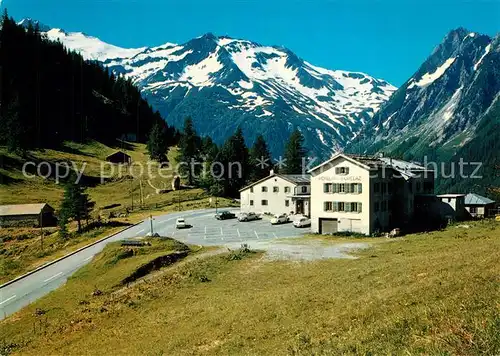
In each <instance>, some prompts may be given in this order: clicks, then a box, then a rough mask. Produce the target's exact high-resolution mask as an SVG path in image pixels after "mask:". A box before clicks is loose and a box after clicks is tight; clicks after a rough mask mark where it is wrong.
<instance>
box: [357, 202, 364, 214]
mask: <svg viewBox="0 0 500 356" xmlns="http://www.w3.org/2000/svg"><path fill="white" fill-rule="evenodd" d="M362 205H363V203H358V213H361V212H362V211H363V210H362V208H361V206H362Z"/></svg>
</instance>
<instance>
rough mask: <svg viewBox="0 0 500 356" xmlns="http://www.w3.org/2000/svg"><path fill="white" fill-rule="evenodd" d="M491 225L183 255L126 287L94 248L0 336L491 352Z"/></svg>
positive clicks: (67, 350)
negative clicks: (283, 256)
mask: <svg viewBox="0 0 500 356" xmlns="http://www.w3.org/2000/svg"><path fill="white" fill-rule="evenodd" d="M499 236H500V224H499V223H498V222H497V223H496V222H494V221H483V222H477V223H473V224H471V227H470V228H465V227H460V226H450V227H449V228H447V229H446V230H444V231H439V232H433V233H428V234H418V235H408V236H405V237H404V238H400V239H391V240H389V239H373V240H372V241H373V242H372V247H371V248H370V249H368V250H364V251H360V252H359V253H358V254H357V255H358V257H359V258H358V259H345V260H320V261H312V262H304V263H299V262H287V261H269V260H267V259H264V258H262V254H235V253H232V254H230V255H228V254H219V255H216V256H211V257H206V258H201V257H200V258H198V259H191V260H190V259H189V258H188V259H187V260H185V261H184V262H182V263H180V264H179V265H177V266H176V265H174V266H173V267H169V268H168V269H165V270H164V273H163V274H159V275H157V276H156V278H152V279H150V280H148V282H147V283H144V284H137V285H133V286H130V287H129V288H123V287H120V286H117V282H118V281H119V280H120V278H122V275H120V277H119V278H115V277H113V278H114V279H113V278H111V279H112V280H110V281H107V282H106V281H105V280H104V278H105V277H104V276H107V275H109V276H112V275H116V274H117V273H120V272H119V271H120V269H121V267H120V265H119V264H116V265H110V264H103V263H101V261H102V259H103V258H109V256H108V255H106V253H105V254H103V255H101V256H99V257H97V258H96V260H95V261H93V262H92V264H90V265H89V266H87V267H85V268H84V269H82V270H81V271H80V272H78V273H77V275H75V276H74V277H73V278H72V279H70V281H69V282H68V283H67V284H66V285H65V286H64V287H62V288H61V289H59V290H57V291H54V292H53V293H51V294H49V295H48V296H46V297H44V298H43V299H41V300H39V301H37V302H35V303H34V304H33V305H31V306H29V307H27V308H25V309H23V310H22V311H20V312H19V313H17V314H15V315H13V316H11V317H9V318H8V319H6V320H4V321H2V322H0V328H1V330H2V333H1V334H2V338H3V340H0V342H3V347H4V352H5V350H8V351H10V352H13V353H14V354H28V355H29V354H37V355H40V354H53V355H56V354H118V353H119V354H129V355H134V354H144V353H146V354H155V355H161V354H165V355H180V354H209V355H235V354H251V355H262V354H266V355H270V354H272V355H287V354H288V355H341V354H378V355H387V354H402V355H403V354H453V355H457V354H458V355H474V354H476V355H480V354H488V355H495V354H499V353H500V305H499V304H498V300H499V296H500V280H499V276H500V265H499V264H498V261H499V260H500V239H499ZM334 241H338V239H335V240H334ZM250 247H251V246H250ZM106 256H108V257H106ZM119 263H125V262H122V261H120V262H119ZM130 263H132V261H131V262H130ZM111 286H114V287H111ZM95 288H99V289H102V290H103V291H104V293H103V294H102V295H100V296H92V295H91V292H92V291H93V290H94V289H95ZM37 309H39V311H38V312H37V313H35V311H36V310H37Z"/></svg>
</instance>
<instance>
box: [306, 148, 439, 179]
mask: <svg viewBox="0 0 500 356" xmlns="http://www.w3.org/2000/svg"><path fill="white" fill-rule="evenodd" d="M338 158H344V159H346V160H348V161H350V162H352V163H354V164H357V165H359V166H361V167H363V168H365V169H378V168H382V167H386V168H392V169H394V170H395V171H397V172H398V173H400V174H401V176H402V177H403V178H405V179H409V178H412V177H415V176H416V175H417V173H421V172H430V171H432V170H431V169H427V168H425V167H424V166H422V165H420V164H419V163H416V162H408V161H403V160H400V159H395V158H390V157H383V156H363V155H353V154H345V153H337V154H335V155H334V156H333V157H332V158H330V159H329V160H327V161H325V162H323V163H321V164H320V165H318V166H316V167H314V168H312V169H311V170H310V171H309V172H313V171H315V170H317V169H319V168H321V167H323V166H325V165H326V164H328V163H330V162H333V161H334V160H336V159H338Z"/></svg>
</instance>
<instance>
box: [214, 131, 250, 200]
mask: <svg viewBox="0 0 500 356" xmlns="http://www.w3.org/2000/svg"><path fill="white" fill-rule="evenodd" d="M220 156H221V162H222V163H223V165H224V169H225V172H224V185H223V192H224V195H226V196H231V197H236V196H237V195H238V192H239V190H240V189H241V188H242V187H243V186H244V185H245V182H246V181H247V179H248V178H249V177H248V173H249V169H248V168H249V154H248V148H247V146H246V144H245V139H244V138H243V131H242V129H241V127H238V128H237V129H236V132H235V133H234V134H233V135H232V136H231V137H229V138H228V139H227V140H226V142H225V143H224V145H223V146H222V149H221V155H220Z"/></svg>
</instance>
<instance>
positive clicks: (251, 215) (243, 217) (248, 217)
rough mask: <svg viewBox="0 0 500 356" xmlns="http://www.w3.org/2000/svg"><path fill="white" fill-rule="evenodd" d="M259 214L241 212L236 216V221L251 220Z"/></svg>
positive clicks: (255, 218) (257, 217)
mask: <svg viewBox="0 0 500 356" xmlns="http://www.w3.org/2000/svg"><path fill="white" fill-rule="evenodd" d="M258 219H259V216H258V215H257V214H255V213H241V214H240V215H239V216H238V221H252V220H258Z"/></svg>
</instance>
